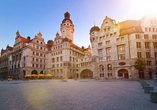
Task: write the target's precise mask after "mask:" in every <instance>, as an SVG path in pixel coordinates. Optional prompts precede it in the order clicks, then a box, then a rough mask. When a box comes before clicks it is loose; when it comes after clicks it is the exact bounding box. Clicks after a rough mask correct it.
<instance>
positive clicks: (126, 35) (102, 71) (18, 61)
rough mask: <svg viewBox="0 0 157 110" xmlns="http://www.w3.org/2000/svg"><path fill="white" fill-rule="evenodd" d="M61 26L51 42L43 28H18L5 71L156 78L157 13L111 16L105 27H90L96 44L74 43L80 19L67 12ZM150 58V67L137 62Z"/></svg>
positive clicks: (1, 71) (2, 60)
mask: <svg viewBox="0 0 157 110" xmlns="http://www.w3.org/2000/svg"><path fill="white" fill-rule="evenodd" d="M60 31H61V35H60V34H59V32H57V33H56V37H55V39H54V41H53V40H49V41H48V42H47V44H46V43H45V42H44V38H43V37H42V34H41V33H40V32H39V33H38V34H37V35H36V36H35V37H34V38H33V39H31V38H30V37H29V36H28V37H27V38H24V37H22V36H21V35H20V33H19V32H18V31H17V33H16V38H15V43H14V46H13V47H10V46H7V48H6V50H3V49H2V50H1V57H0V75H1V76H0V77H7V76H8V75H10V76H12V77H13V78H23V77H24V75H29V74H52V75H53V77H55V78H65V77H68V78H72V77H73V78H101V79H106V78H119V77H122V78H128V79H139V78H151V77H152V75H153V74H157V67H156V65H157V17H156V16H152V15H151V16H150V15H149V14H148V15H146V16H144V17H143V18H142V19H140V20H126V21H123V22H120V23H116V21H115V20H113V19H111V18H108V17H106V18H105V19H104V20H103V23H102V25H101V27H100V28H99V27H98V26H93V27H92V28H91V29H90V33H89V34H90V41H91V46H90V45H89V47H88V48H84V47H83V46H82V47H81V48H80V47H78V46H77V45H75V44H74V43H73V41H74V36H73V33H74V25H73V22H72V20H71V19H70V14H69V13H68V12H66V13H65V14H64V19H63V21H62V23H61V25H60ZM137 58H143V59H144V60H145V61H146V63H147V66H146V69H145V70H144V72H138V71H137V70H136V69H135V68H134V67H133V64H134V62H135V60H136V59H137Z"/></svg>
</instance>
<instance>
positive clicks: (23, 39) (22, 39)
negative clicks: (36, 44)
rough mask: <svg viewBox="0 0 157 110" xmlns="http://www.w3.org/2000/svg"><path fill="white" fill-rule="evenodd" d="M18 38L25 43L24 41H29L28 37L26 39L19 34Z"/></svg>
mask: <svg viewBox="0 0 157 110" xmlns="http://www.w3.org/2000/svg"><path fill="white" fill-rule="evenodd" d="M20 38H21V42H23V43H25V42H26V41H28V42H29V40H28V39H26V38H24V37H21V36H20Z"/></svg>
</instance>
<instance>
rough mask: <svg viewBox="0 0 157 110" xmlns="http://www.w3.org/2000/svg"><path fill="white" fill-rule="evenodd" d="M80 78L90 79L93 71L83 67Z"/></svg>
mask: <svg viewBox="0 0 157 110" xmlns="http://www.w3.org/2000/svg"><path fill="white" fill-rule="evenodd" d="M80 78H81V79H88V78H90V79H92V78H93V72H92V71H91V70H89V69H85V70H83V71H82V72H81V74H80Z"/></svg>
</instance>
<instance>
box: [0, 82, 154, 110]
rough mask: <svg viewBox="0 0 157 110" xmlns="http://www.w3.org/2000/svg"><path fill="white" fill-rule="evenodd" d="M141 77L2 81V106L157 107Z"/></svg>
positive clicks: (55, 109)
mask: <svg viewBox="0 0 157 110" xmlns="http://www.w3.org/2000/svg"><path fill="white" fill-rule="evenodd" d="M149 96H150V95H149V94H146V93H144V90H143V89H142V88H141V85H140V83H139V82H138V81H124V80H108V81H100V80H77V81H75V80H72V79H71V80H70V79H69V80H68V81H67V82H61V81H60V80H30V81H3V82H0V110H157V103H152V102H150V99H149Z"/></svg>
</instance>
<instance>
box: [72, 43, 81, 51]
mask: <svg viewBox="0 0 157 110" xmlns="http://www.w3.org/2000/svg"><path fill="white" fill-rule="evenodd" d="M70 46H72V47H74V48H77V49H79V50H81V51H83V49H82V48H80V47H79V46H77V45H75V44H73V43H70Z"/></svg>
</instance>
